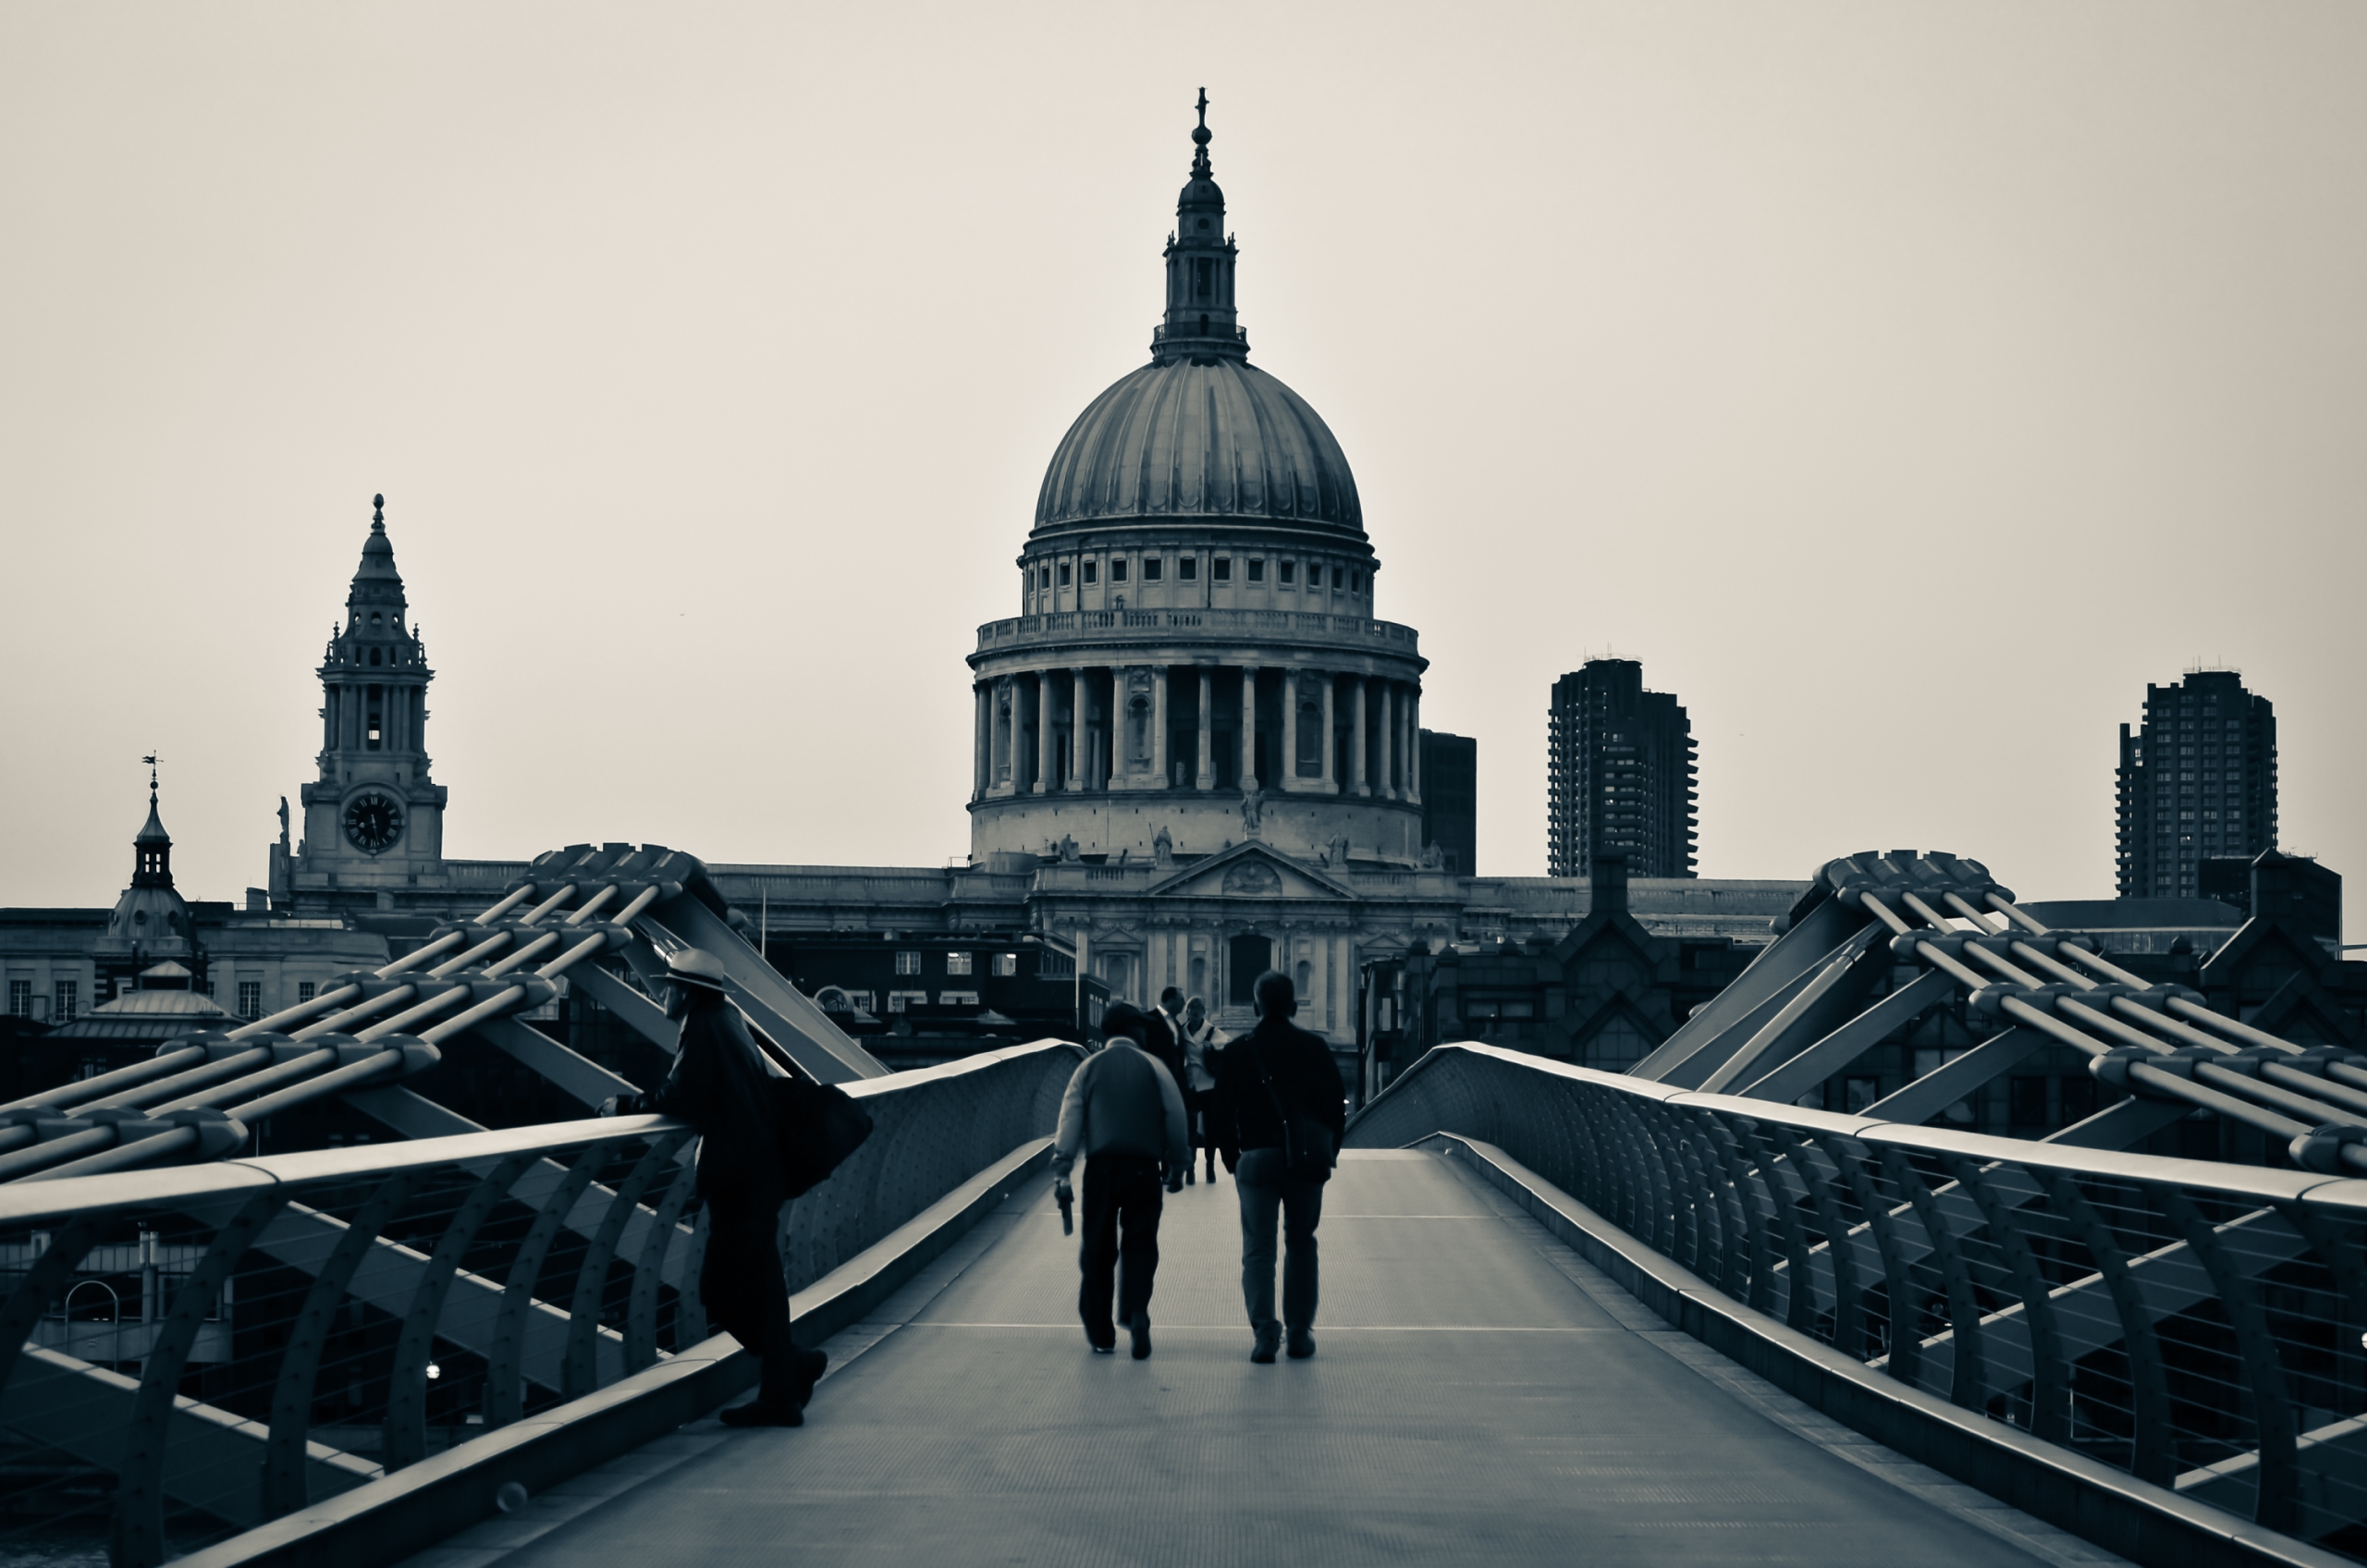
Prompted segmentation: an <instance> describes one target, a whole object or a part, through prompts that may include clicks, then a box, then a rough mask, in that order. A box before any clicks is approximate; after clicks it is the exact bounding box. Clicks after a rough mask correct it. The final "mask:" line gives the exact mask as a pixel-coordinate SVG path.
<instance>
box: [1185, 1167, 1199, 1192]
mask: <svg viewBox="0 0 2367 1568" xmlns="http://www.w3.org/2000/svg"><path fill="white" fill-rule="evenodd" d="M1196 1180H1197V1178H1196V1177H1195V1176H1194V1175H1193V1174H1192V1168H1191V1167H1190V1166H1188V1165H1187V1166H1185V1167H1184V1185H1185V1186H1187V1187H1188V1186H1190V1185H1191V1184H1192V1183H1193V1182H1195V1181H1196Z"/></svg>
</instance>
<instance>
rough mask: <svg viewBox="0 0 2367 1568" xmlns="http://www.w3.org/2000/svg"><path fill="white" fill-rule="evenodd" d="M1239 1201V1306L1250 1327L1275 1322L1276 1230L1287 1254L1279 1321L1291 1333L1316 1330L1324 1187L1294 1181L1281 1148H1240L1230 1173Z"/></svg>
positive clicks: (1297, 1178)
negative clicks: (1318, 1229)
mask: <svg viewBox="0 0 2367 1568" xmlns="http://www.w3.org/2000/svg"><path fill="white" fill-rule="evenodd" d="M1233 1187H1234V1190H1235V1191H1236V1192H1237V1193H1239V1194H1240V1196H1241V1302H1242V1305H1243V1306H1245V1307H1246V1308H1247V1309H1248V1312H1249V1326H1250V1327H1251V1328H1253V1329H1261V1330H1262V1329H1267V1328H1269V1327H1270V1326H1271V1325H1272V1324H1273V1321H1274V1254H1275V1251H1276V1250H1277V1249H1276V1244H1275V1243H1276V1237H1275V1234H1274V1232H1275V1230H1276V1229H1277V1225H1276V1222H1277V1220H1279V1221H1280V1222H1281V1223H1280V1229H1281V1230H1282V1240H1284V1241H1286V1242H1287V1243H1289V1251H1288V1253H1287V1255H1286V1256H1285V1257H1284V1260H1283V1263H1282V1321H1283V1323H1285V1324H1287V1325H1288V1326H1289V1327H1290V1328H1291V1329H1293V1330H1294V1331H1296V1332H1302V1333H1303V1332H1305V1331H1306V1330H1307V1329H1313V1328H1314V1327H1315V1301H1316V1293H1317V1283H1318V1276H1317V1272H1316V1251H1315V1228H1316V1226H1317V1225H1318V1224H1320V1223H1322V1220H1323V1183H1322V1182H1320V1181H1311V1180H1309V1179H1308V1178H1306V1177H1304V1176H1293V1175H1291V1174H1289V1173H1288V1171H1287V1170H1285V1169H1284V1167H1283V1165H1282V1150H1280V1149H1244V1150H1242V1151H1241V1162H1240V1164H1239V1166H1238V1167H1237V1168H1236V1169H1235V1170H1234V1171H1233Z"/></svg>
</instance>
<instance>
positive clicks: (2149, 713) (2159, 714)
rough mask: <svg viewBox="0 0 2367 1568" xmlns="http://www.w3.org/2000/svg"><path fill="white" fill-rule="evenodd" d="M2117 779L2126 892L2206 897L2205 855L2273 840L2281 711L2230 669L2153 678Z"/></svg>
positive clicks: (2239, 853) (2252, 850)
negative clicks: (2158, 682)
mask: <svg viewBox="0 0 2367 1568" xmlns="http://www.w3.org/2000/svg"><path fill="white" fill-rule="evenodd" d="M2119 782H2120V789H2119V835H2120V869H2119V889H2120V896H2121V897H2122V898H2124V899H2193V898H2201V897H2203V896H2204V894H2203V891H2202V888H2201V866H2202V862H2203V861H2205V860H2207V859H2212V858H2214V857H2220V856H2236V857H2238V858H2241V859H2244V860H2247V861H2249V860H2250V859H2251V858H2253V857H2254V856H2257V855H2259V854H2260V853H2261V852H2262V851H2265V850H2272V849H2275V847H2276V715H2275V710H2274V709H2273V708H2272V707H2271V706H2270V705H2269V701H2268V699H2267V698H2265V697H2257V696H2254V695H2253V694H2252V693H2251V692H2247V691H2246V690H2244V682H2243V677H2242V676H2241V674H2240V673H2239V672H2238V671H2236V670H2232V669H2198V670H2190V671H2189V672H2188V674H2187V677H2186V679H2185V680H2182V681H2180V682H2179V683H2178V684H2177V685H2175V686H2155V685H2152V684H2150V683H2149V684H2148V685H2147V686H2146V688H2145V717H2144V718H2143V720H2142V721H2141V722H2140V727H2139V729H2138V730H2137V732H2136V733H2135V734H2133V735H2132V734H2131V733H2130V732H2129V729H2128V725H2126V724H2124V725H2122V726H2121V727H2120V781H2119Z"/></svg>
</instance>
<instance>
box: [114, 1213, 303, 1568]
mask: <svg viewBox="0 0 2367 1568" xmlns="http://www.w3.org/2000/svg"><path fill="white" fill-rule="evenodd" d="M287 1204H288V1194H286V1193H284V1192H278V1191H273V1192H264V1193H257V1194H255V1195H254V1196H253V1197H251V1198H249V1199H248V1200H247V1201H246V1203H245V1204H243V1205H242V1206H240V1207H239V1212H238V1213H237V1214H236V1215H235V1216H233V1217H232V1219H231V1220H230V1222H229V1223H228V1224H227V1225H225V1226H223V1227H222V1229H221V1230H219V1231H215V1235H214V1240H213V1242H212V1243H211V1244H209V1245H208V1246H207V1247H206V1249H205V1256H203V1257H202V1258H200V1259H199V1260H198V1265H197V1267H196V1268H193V1269H191V1270H190V1274H189V1277H188V1278H187V1279H185V1280H182V1281H181V1287H180V1289H179V1290H178V1291H177V1292H174V1295H173V1305H172V1309H171V1310H170V1311H169V1312H167V1313H166V1316H165V1321H164V1323H163V1324H162V1325H161V1326H160V1327H159V1328H158V1329H157V1330H156V1336H155V1338H154V1340H153V1341H151V1342H150V1344H149V1347H148V1357H147V1360H146V1361H145V1363H143V1364H142V1366H141V1369H140V1391H139V1392H138V1393H136V1394H134V1395H133V1396H132V1401H131V1420H130V1421H129V1424H128V1425H127V1426H126V1427H125V1428H124V1434H123V1461H122V1463H121V1464H118V1465H117V1467H116V1493H115V1521H114V1529H113V1530H112V1532H111V1533H110V1536H109V1538H108V1542H107V1556H108V1559H109V1560H110V1562H112V1563H113V1564H114V1568H155V1564H158V1563H161V1562H164V1561H165V1558H166V1550H167V1549H166V1541H165V1459H166V1428H167V1427H168V1426H169V1425H170V1423H171V1421H172V1416H173V1403H174V1399H175V1397H176V1396H177V1395H178V1393H179V1392H180V1382H181V1369H182V1368H183V1367H184V1366H188V1365H189V1354H190V1351H191V1350H192V1349H194V1348H195V1346H196V1344H197V1331H198V1329H201V1328H202V1327H203V1326H204V1323H205V1317H206V1314H207V1313H208V1312H209V1311H210V1310H212V1308H213V1306H214V1303H215V1298H217V1297H218V1296H219V1295H220V1294H221V1293H222V1285H223V1282H224V1281H225V1280H227V1279H229V1277H230V1270H231V1269H233V1268H236V1267H238V1262H239V1258H241V1257H243V1256H246V1251H247V1248H248V1247H249V1246H250V1245H251V1243H253V1241H254V1239H255V1238H256V1237H257V1236H259V1235H261V1234H263V1228H264V1226H266V1225H268V1224H270V1223H271V1221H272V1220H273V1219H275V1218H276V1217H277V1215H278V1213H279V1211H280V1210H281V1209H282V1208H284V1207H287Z"/></svg>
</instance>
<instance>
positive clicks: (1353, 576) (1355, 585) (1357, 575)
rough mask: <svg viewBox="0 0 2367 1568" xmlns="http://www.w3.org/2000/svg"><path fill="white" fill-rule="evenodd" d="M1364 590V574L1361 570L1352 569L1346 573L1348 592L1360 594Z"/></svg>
mask: <svg viewBox="0 0 2367 1568" xmlns="http://www.w3.org/2000/svg"><path fill="white" fill-rule="evenodd" d="M1364 591H1365V574H1364V573H1363V572H1361V571H1352V572H1350V573H1348V592H1349V593H1351V594H1361V593H1363V592H1364Z"/></svg>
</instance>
